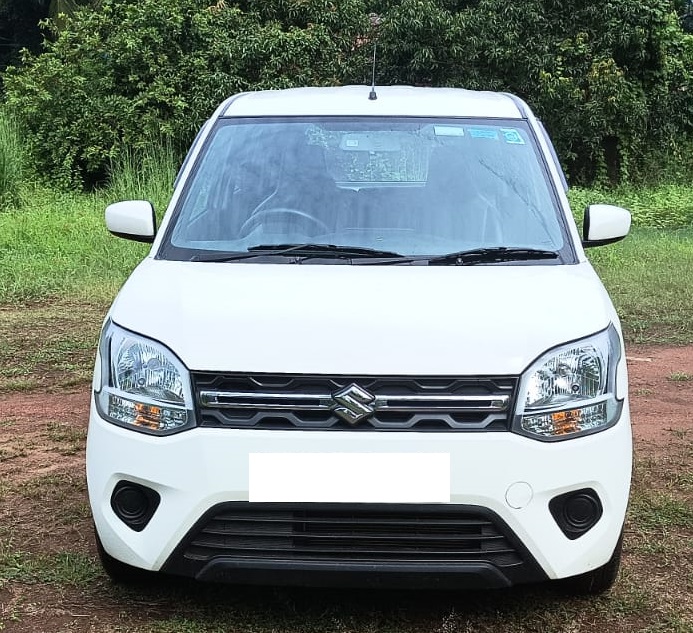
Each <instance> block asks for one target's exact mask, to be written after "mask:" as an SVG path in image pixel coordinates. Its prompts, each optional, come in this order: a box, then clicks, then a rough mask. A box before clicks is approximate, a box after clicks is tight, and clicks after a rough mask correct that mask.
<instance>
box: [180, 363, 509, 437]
mask: <svg viewBox="0 0 693 633" xmlns="http://www.w3.org/2000/svg"><path fill="white" fill-rule="evenodd" d="M193 380H194V385H195V393H196V394H197V407H198V420H199V421H200V424H201V425H202V426H210V427H220V428H234V429H260V430H262V429H265V430H296V429H300V430H308V431H310V430H313V431H319V430H340V431H350V432H364V431H366V432H367V431H383V432H386V431H407V430H411V431H419V432H434V433H435V432H446V431H447V432H449V431H450V430H455V431H464V430H477V431H478V430H484V431H507V430H508V428H509V423H510V420H509V414H510V411H512V406H513V399H514V396H515V391H516V388H517V383H518V379H517V378H516V377H508V376H500V377H473V378H457V377H445V376H444V377H409V376H327V375H326V376H320V375H315V376H310V375H291V374H230V373H229V374H224V373H221V374H212V373H205V372H195V373H193ZM351 384H356V385H358V386H359V387H361V388H362V389H365V390H366V391H367V392H369V393H370V394H372V395H373V396H375V397H391V398H395V399H396V398H397V397H398V396H400V397H403V398H407V399H409V400H406V401H404V405H403V404H402V402H401V401H400V402H399V404H398V406H397V407H396V409H390V410H388V409H384V408H383V409H379V410H377V411H376V412H375V413H373V414H372V415H371V416H369V417H368V418H366V419H364V420H363V421H361V422H359V423H358V424H356V425H352V424H349V423H348V422H346V421H344V420H343V419H341V418H340V417H339V416H337V415H336V414H335V413H334V412H333V411H332V410H330V409H329V406H328V407H327V408H326V409H323V410H310V409H309V408H305V405H306V404H310V403H311V402H317V401H319V400H320V398H324V397H326V396H327V397H328V398H329V396H330V395H331V394H334V393H335V392H338V391H339V390H341V389H344V388H345V387H347V386H349V385H351ZM202 392H219V393H221V394H223V393H240V394H248V402H247V403H246V406H245V407H238V406H231V405H232V404H233V399H231V401H229V399H228V398H224V397H223V396H222V397H220V404H219V406H215V405H214V404H205V405H204V406H203V405H202V404H200V402H201V400H200V394H201V393H202ZM254 393H257V394H260V395H259V396H258V398H257V400H254V399H253V394H254ZM261 394H272V395H273V396H274V397H277V396H280V397H281V402H282V404H283V405H286V406H287V409H286V410H281V411H278V410H276V409H275V410H273V409H272V408H271V405H272V404H274V403H275V401H274V400H273V399H272V398H269V399H267V398H263V397H262V395H261ZM295 394H303V395H304V396H305V397H306V398H308V399H303V400H301V399H298V400H296V399H293V400H292V396H294V395H295ZM430 396H435V397H436V398H438V399H440V398H441V397H442V398H443V400H439V402H437V403H435V404H434V403H431V402H430V401H426V397H430ZM469 396H473V397H476V398H483V399H487V400H488V401H491V400H492V399H493V398H498V397H504V398H510V402H509V406H508V407H507V408H506V409H505V410H504V411H484V410H474V407H473V406H472V405H469V406H466V405H465V406H464V407H462V408H460V406H459V404H455V403H456V401H455V398H460V397H469ZM419 397H421V398H422V399H418V398H419ZM311 398H312V399H311ZM446 398H451V400H450V401H449V402H447V401H446V400H445V399H446ZM292 402H294V403H295V404H296V407H295V408H292V407H291V406H289V405H291V403H292ZM248 403H249V404H248ZM300 405H304V408H301V406H300ZM403 406H404V409H405V410H401V409H402V407H403ZM446 407H447V408H446ZM482 408H483V407H482Z"/></svg>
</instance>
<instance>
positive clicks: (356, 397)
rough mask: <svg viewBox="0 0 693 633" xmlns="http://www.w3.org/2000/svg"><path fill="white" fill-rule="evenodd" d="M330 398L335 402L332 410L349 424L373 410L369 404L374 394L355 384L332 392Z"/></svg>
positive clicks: (365, 416)
mask: <svg viewBox="0 0 693 633" xmlns="http://www.w3.org/2000/svg"><path fill="white" fill-rule="evenodd" d="M332 399H333V400H334V401H335V402H336V404H337V406H335V408H334V412H335V413H336V414H337V415H338V416H339V417H340V418H342V420H345V421H346V422H348V423H349V424H358V423H359V422H360V421H361V420H365V419H366V418H367V417H368V416H369V415H371V414H372V413H373V412H374V411H375V409H374V408H373V407H372V406H370V405H371V403H372V402H373V401H374V400H375V396H373V395H372V394H370V393H368V392H367V391H366V390H365V389H362V388H361V387H359V386H358V385H355V384H351V385H349V386H348V387H345V388H344V389H342V390H341V391H337V392H335V393H333V394H332Z"/></svg>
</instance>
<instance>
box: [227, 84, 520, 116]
mask: <svg viewBox="0 0 693 633" xmlns="http://www.w3.org/2000/svg"><path fill="white" fill-rule="evenodd" d="M370 92H371V87H370V86H341V87H329V88H289V89H286V90H264V91H259V92H246V93H241V94H239V95H235V96H234V97H231V98H230V99H228V100H227V101H226V103H225V104H224V105H223V106H222V108H221V116H224V117H247V116H441V117H481V118H505V119H508V118H509V119H520V118H523V113H522V111H521V108H522V107H523V104H522V101H520V100H519V99H517V98H516V97H512V96H511V95H508V94H505V93H500V92H482V91H477V90H465V89H462V88H421V87H414V86H376V88H375V92H376V94H377V99H375V100H371V99H369V93H370Z"/></svg>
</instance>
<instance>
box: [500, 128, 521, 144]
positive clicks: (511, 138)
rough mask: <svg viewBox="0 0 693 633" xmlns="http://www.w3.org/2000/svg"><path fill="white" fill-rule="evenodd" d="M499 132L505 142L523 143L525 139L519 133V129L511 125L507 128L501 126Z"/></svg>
mask: <svg viewBox="0 0 693 633" xmlns="http://www.w3.org/2000/svg"><path fill="white" fill-rule="evenodd" d="M501 134H502V135H503V138H504V139H505V142H506V143H510V144H511V145H524V144H525V141H524V139H523V138H522V136H521V135H520V132H519V130H516V129H515V128H512V127H507V128H501Z"/></svg>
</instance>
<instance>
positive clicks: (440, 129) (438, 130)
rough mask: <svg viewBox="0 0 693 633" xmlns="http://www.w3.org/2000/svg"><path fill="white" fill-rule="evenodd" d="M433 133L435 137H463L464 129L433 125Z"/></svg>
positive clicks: (453, 126) (454, 126)
mask: <svg viewBox="0 0 693 633" xmlns="http://www.w3.org/2000/svg"><path fill="white" fill-rule="evenodd" d="M433 133H434V134H435V135H436V136H464V128H462V127H459V126H457V125H434V126H433Z"/></svg>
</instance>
